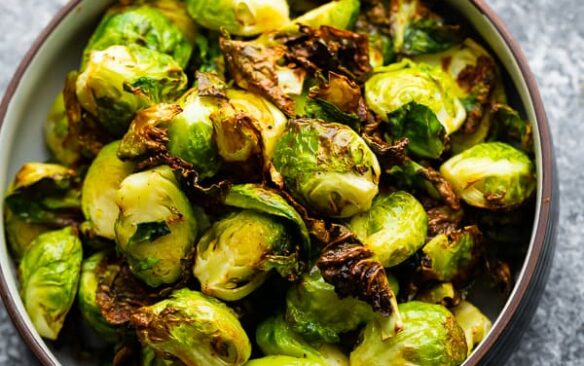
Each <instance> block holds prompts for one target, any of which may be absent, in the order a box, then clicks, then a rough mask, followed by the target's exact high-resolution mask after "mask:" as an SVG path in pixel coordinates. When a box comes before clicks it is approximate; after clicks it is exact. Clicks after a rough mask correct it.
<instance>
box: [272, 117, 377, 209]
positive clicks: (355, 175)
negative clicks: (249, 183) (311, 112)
mask: <svg viewBox="0 0 584 366" xmlns="http://www.w3.org/2000/svg"><path fill="white" fill-rule="evenodd" d="M273 164H274V167H275V169H276V170H277V171H278V172H279V174H281V175H282V177H283V179H284V182H285V185H286V188H287V189H289V190H290V192H291V193H292V195H293V196H294V197H295V198H296V199H298V200H299V201H301V202H302V203H304V204H306V205H307V206H308V207H309V208H310V209H311V210H313V211H315V212H317V213H319V214H322V215H325V216H329V217H350V216H353V215H355V214H357V213H360V212H365V211H367V210H368V209H369V208H370V207H371V202H372V201H373V198H374V197H375V195H376V194H377V192H378V182H379V175H380V167H379V162H378V161H377V158H376V157H375V155H374V154H373V152H372V151H371V150H370V149H369V147H368V146H367V144H365V142H364V141H363V140H362V139H361V138H360V137H359V135H357V134H356V133H355V132H354V131H353V130H351V129H350V128H349V127H347V126H344V125H341V124H337V123H324V122H322V121H319V120H296V121H292V122H291V124H290V127H289V128H288V131H287V132H286V134H284V136H283V137H282V138H281V139H280V141H279V142H278V144H277V146H276V151H275V153H274V158H273Z"/></svg>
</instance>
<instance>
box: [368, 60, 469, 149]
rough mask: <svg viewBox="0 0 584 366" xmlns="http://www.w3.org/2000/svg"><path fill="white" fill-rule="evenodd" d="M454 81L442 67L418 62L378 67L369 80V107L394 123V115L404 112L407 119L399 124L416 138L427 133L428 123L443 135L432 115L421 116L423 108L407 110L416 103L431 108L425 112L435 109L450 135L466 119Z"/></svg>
mask: <svg viewBox="0 0 584 366" xmlns="http://www.w3.org/2000/svg"><path fill="white" fill-rule="evenodd" d="M453 84H454V82H453V81H452V78H450V76H449V75H448V74H446V73H445V72H444V71H442V70H441V69H440V68H439V67H433V66H429V65H425V64H416V63H415V62H413V61H411V60H408V59H404V60H402V61H401V62H399V63H396V64H392V65H388V66H384V67H380V68H377V69H375V70H374V73H373V75H372V76H371V77H370V78H369V80H368V81H367V82H366V83H365V100H366V101H367V105H368V106H369V108H371V109H372V110H373V111H374V112H375V113H377V114H378V115H379V117H381V119H382V120H383V121H385V122H392V121H391V120H392V118H397V117H399V116H400V115H404V116H401V117H402V119H405V121H399V122H400V123H399V125H405V126H401V128H402V129H404V130H406V131H408V130H410V131H411V132H410V133H409V134H404V136H407V137H414V138H416V137H417V134H423V133H425V131H424V125H431V126H432V132H431V133H432V134H433V135H438V136H440V134H439V131H436V129H437V128H436V127H435V126H434V124H432V122H431V117H429V116H424V117H420V116H419V114H420V113H422V112H419V111H415V112H416V113H414V112H412V111H409V110H407V109H406V110H403V108H404V107H406V106H408V105H411V104H410V103H412V102H414V103H415V104H417V105H421V106H425V107H427V109H429V110H430V111H426V110H425V109H424V111H423V113H426V114H427V113H429V112H433V114H434V115H435V118H437V119H438V121H440V123H441V124H442V126H444V129H445V131H446V134H448V135H449V134H451V133H453V132H454V131H456V130H458V129H459V128H460V126H462V124H463V123H464V121H465V120H466V111H465V109H464V106H463V105H462V103H461V102H460V100H459V99H458V98H457V97H456V95H455V94H454V92H453V88H454V85H453ZM409 108H412V107H409ZM418 109H419V108H418ZM410 114H413V115H412V116H410ZM411 119H413V121H412V120H411ZM419 119H422V120H421V121H419ZM395 123H396V122H393V123H392V124H395ZM408 125H411V126H408ZM404 133H405V132H404ZM410 135H411V136H410ZM395 137H403V136H395Z"/></svg>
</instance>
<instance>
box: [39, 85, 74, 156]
mask: <svg viewBox="0 0 584 366" xmlns="http://www.w3.org/2000/svg"><path fill="white" fill-rule="evenodd" d="M45 141H46V143H47V147H48V148H49V150H50V151H51V154H52V155H53V158H54V159H55V160H56V161H57V162H58V163H60V164H63V165H65V166H72V165H74V164H75V163H77V162H78V161H79V160H80V159H81V153H80V148H79V146H78V144H77V141H75V140H74V139H71V138H70V136H69V120H68V118H67V111H66V110H65V100H64V98H63V93H59V95H57V97H56V98H55V101H54V102H53V106H52V107H51V111H50V112H49V115H48V116H47V120H46V122H45Z"/></svg>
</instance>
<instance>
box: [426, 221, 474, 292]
mask: <svg viewBox="0 0 584 366" xmlns="http://www.w3.org/2000/svg"><path fill="white" fill-rule="evenodd" d="M479 240H480V232H479V230H478V228H477V227H476V226H468V227H466V228H464V229H462V230H456V231H453V232H450V233H448V234H439V235H438V236H435V237H434V238H433V239H432V240H430V241H429V242H428V244H426V245H425V246H424V248H422V253H423V258H422V272H423V274H424V276H425V277H427V278H430V279H433V280H438V281H452V280H454V279H457V278H458V279H460V278H461V277H466V276H467V274H468V272H469V271H470V270H471V269H472V268H473V267H474V265H475V264H476V261H477V259H478V254H479Z"/></svg>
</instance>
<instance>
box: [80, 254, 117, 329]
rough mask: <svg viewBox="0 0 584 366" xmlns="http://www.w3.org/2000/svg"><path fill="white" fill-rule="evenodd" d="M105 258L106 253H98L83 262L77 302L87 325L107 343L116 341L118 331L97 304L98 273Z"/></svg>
mask: <svg viewBox="0 0 584 366" xmlns="http://www.w3.org/2000/svg"><path fill="white" fill-rule="evenodd" d="M105 257H106V253H105V252H98V253H96V254H94V255H92V256H91V257H89V258H87V259H86V260H84V261H83V264H82V266H81V279H80V281H79V292H78V293H77V302H78V304H79V311H81V315H82V316H83V319H84V320H85V321H86V322H87V324H89V325H90V326H91V328H92V329H93V330H95V331H96V332H97V334H99V335H100V336H102V337H103V338H104V339H106V340H107V341H116V339H117V335H118V331H117V329H116V328H115V327H113V326H111V325H110V324H109V323H108V322H107V321H106V320H105V319H104V317H103V315H101V310H100V307H99V305H98V304H97V302H96V295H97V287H98V286H99V280H98V275H97V271H98V270H99V266H100V265H101V264H102V261H103V260H104V258H105Z"/></svg>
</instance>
